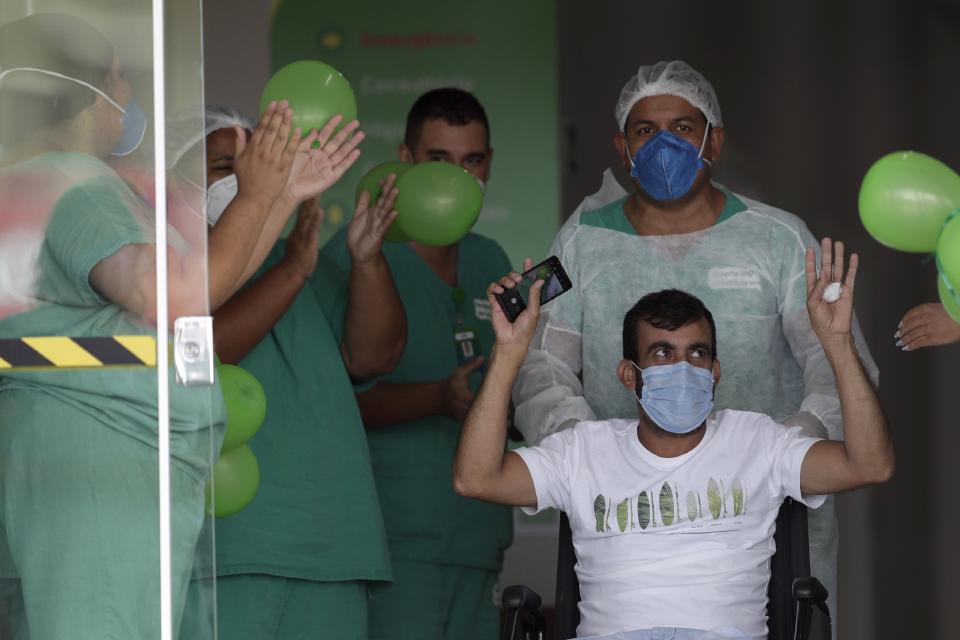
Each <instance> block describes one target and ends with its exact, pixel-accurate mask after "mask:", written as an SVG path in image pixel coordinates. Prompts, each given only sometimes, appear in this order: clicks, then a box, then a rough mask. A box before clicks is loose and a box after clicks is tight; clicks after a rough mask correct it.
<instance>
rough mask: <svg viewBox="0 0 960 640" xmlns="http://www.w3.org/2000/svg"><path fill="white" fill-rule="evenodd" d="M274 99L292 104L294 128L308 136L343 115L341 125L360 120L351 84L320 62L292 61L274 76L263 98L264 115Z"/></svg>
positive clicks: (261, 103) (337, 72)
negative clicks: (333, 118) (331, 119)
mask: <svg viewBox="0 0 960 640" xmlns="http://www.w3.org/2000/svg"><path fill="white" fill-rule="evenodd" d="M273 100H277V101H280V100H286V101H287V102H289V103H290V108H291V109H292V110H293V128H297V127H300V129H301V131H302V132H303V135H304V136H306V135H307V134H308V133H309V132H310V130H311V129H321V128H322V127H323V125H325V124H327V122H328V121H329V120H330V118H332V117H333V116H335V115H337V114H341V115H343V120H342V121H341V124H340V126H343V125H344V124H346V123H348V122H350V121H352V120H356V119H357V99H356V97H355V96H354V94H353V88H352V87H351V86H350V83H349V82H348V81H347V79H346V78H345V77H343V74H342V73H340V72H339V71H337V70H336V69H334V68H333V67H331V66H330V65H328V64H326V63H325V62H320V61H319V60H300V61H299V62H291V63H290V64H288V65H287V66H285V67H283V68H282V69H280V70H279V71H277V72H276V73H275V74H273V77H272V78H270V81H269V82H267V86H266V87H264V89H263V95H262V96H261V97H260V114H261V115H263V112H264V111H266V110H267V105H269V104H270V102H271V101H273ZM337 128H338V129H339V128H340V127H337Z"/></svg>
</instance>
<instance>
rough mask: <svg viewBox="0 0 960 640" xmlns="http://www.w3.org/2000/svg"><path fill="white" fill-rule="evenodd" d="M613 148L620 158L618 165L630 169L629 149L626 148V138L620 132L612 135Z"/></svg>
mask: <svg viewBox="0 0 960 640" xmlns="http://www.w3.org/2000/svg"><path fill="white" fill-rule="evenodd" d="M613 146H614V148H615V149H616V150H617V155H618V156H620V164H622V165H623V166H624V167H625V168H627V169H629V168H630V147H628V146H627V136H626V134H624V133H623V132H622V131H618V132H617V133H615V134H614V135H613Z"/></svg>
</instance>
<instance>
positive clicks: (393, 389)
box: [322, 89, 513, 640]
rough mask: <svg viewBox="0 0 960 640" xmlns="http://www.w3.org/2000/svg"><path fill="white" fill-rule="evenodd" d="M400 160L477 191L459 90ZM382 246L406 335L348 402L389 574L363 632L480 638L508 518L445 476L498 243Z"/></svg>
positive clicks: (336, 251) (475, 359) (485, 630)
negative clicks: (379, 515)
mask: <svg viewBox="0 0 960 640" xmlns="http://www.w3.org/2000/svg"><path fill="white" fill-rule="evenodd" d="M399 156H400V159H401V160H403V161H406V162H427V161H438V160H439V161H443V162H452V163H455V164H458V165H460V166H462V167H463V168H464V169H466V170H467V171H469V172H470V173H472V174H473V175H474V176H476V177H477V179H479V180H480V181H482V182H484V183H485V182H486V180H487V179H488V178H489V176H490V164H491V160H492V159H493V149H491V148H490V135H489V128H488V124H487V117H486V114H485V112H484V110H483V107H482V106H481V105H480V103H479V102H478V101H477V99H476V98H475V97H474V96H473V95H471V94H469V93H467V92H464V91H461V90H459V89H437V90H434V91H430V92H428V93H426V94H424V95H423V96H421V97H420V98H419V99H418V100H417V101H416V102H415V103H414V105H413V107H412V108H411V110H410V113H409V116H408V118H407V128H406V136H405V140H404V144H402V145H400V148H399ZM345 245H346V234H345V233H343V232H341V233H339V234H337V235H335V236H334V237H333V238H332V239H331V240H330V242H329V243H328V244H327V245H326V246H325V247H324V250H323V253H322V255H327V256H330V257H331V258H332V259H334V260H335V261H336V262H337V263H338V264H340V265H341V266H343V267H344V268H348V267H349V260H348V258H347V250H346V246H345ZM383 252H384V254H385V255H386V257H387V261H388V262H389V264H390V270H391V271H392V272H393V277H394V281H395V282H396V283H397V288H398V289H399V291H400V297H401V298H402V299H403V304H404V307H405V308H406V311H407V318H408V322H409V336H408V338H407V348H406V350H405V351H404V353H403V357H402V358H401V360H400V364H399V365H398V366H397V368H396V369H395V370H394V371H393V372H392V373H390V374H388V375H386V376H383V377H382V378H381V379H380V380H378V381H377V383H376V384H375V385H374V386H373V387H372V388H370V389H368V390H366V391H362V392H360V393H359V394H358V396H357V398H358V402H359V404H360V412H361V414H362V415H363V421H364V424H365V425H366V427H367V437H368V438H369V441H370V454H371V457H372V460H373V471H374V475H375V476H376V480H377V490H378V492H379V494H380V502H381V504H382V505H383V517H384V521H385V522H386V526H387V538H388V540H389V543H390V555H391V557H392V559H393V574H394V584H393V586H391V587H389V588H387V589H384V590H382V591H377V592H376V593H374V596H373V599H372V600H371V602H370V638H372V639H378V640H379V639H381V638H390V639H392V640H393V639H403V638H411V639H413V638H416V639H417V640H434V639H436V640H439V639H442V638H450V639H454V638H455V639H457V640H464V639H469V638H477V639H480V638H485V639H491V640H492V639H493V638H496V637H497V634H498V625H499V609H498V607H497V604H496V603H495V591H496V589H497V578H498V576H499V573H500V569H501V566H502V563H503V550H504V549H505V548H506V547H507V546H509V544H510V542H511V540H512V537H513V525H512V513H511V510H510V509H509V508H508V507H503V506H498V505H493V504H488V503H483V502H479V501H476V500H470V499H468V498H462V497H460V496H458V495H456V494H455V493H454V492H453V489H452V484H451V483H452V480H451V478H452V465H453V456H454V453H455V451H456V446H457V438H458V437H459V434H460V427H461V424H462V423H463V420H464V418H465V416H466V413H467V411H468V410H469V408H470V405H471V403H472V402H473V398H474V394H475V393H476V391H477V388H478V387H479V384H480V380H481V378H482V374H483V365H484V357H485V356H486V355H487V354H489V353H490V348H491V346H492V344H493V338H494V336H493V329H492V328H491V324H490V305H489V303H488V302H487V296H486V286H487V284H488V283H489V282H491V278H493V279H496V278H497V277H498V275H497V274H500V273H503V272H504V269H506V270H507V271H509V270H510V263H509V260H508V259H507V256H506V254H505V253H504V252H503V249H501V248H500V246H499V245H498V244H497V243H496V242H494V241H493V240H491V239H489V238H485V237H483V236H480V235H477V234H473V233H470V234H467V235H466V236H465V237H464V238H463V239H462V240H460V241H459V242H458V243H456V244H453V245H449V246H444V247H431V246H426V245H423V244H420V243H417V242H409V243H406V244H392V243H388V244H387V245H385V246H384V249H383Z"/></svg>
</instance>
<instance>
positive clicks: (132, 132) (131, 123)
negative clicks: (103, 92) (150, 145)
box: [105, 96, 147, 156]
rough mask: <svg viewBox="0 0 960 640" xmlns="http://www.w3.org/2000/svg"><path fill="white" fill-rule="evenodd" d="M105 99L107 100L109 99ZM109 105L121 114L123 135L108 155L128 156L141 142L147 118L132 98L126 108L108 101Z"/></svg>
mask: <svg viewBox="0 0 960 640" xmlns="http://www.w3.org/2000/svg"><path fill="white" fill-rule="evenodd" d="M105 97H106V96H105ZM107 99H108V100H109V98H107ZM110 103H111V104H112V105H113V106H115V107H116V108H117V109H120V111H122V112H123V134H122V135H121V136H120V140H119V141H117V146H115V147H114V148H113V151H111V152H110V154H111V155H115V156H125V155H129V154H131V153H133V152H134V151H135V150H136V149H137V147H139V146H140V143H141V142H143V135H144V134H145V133H146V132H147V116H146V115H144V113H143V111H142V110H141V109H140V105H138V104H137V102H136V100H134V99H133V98H131V99H130V101H129V102H127V106H126V107H121V106H120V105H118V104H117V103H116V102H114V101H113V100H110Z"/></svg>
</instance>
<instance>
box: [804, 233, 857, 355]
mask: <svg viewBox="0 0 960 640" xmlns="http://www.w3.org/2000/svg"><path fill="white" fill-rule="evenodd" d="M843 261H844V257H843V243H842V242H839V241H838V242H836V243H834V242H833V241H831V240H830V238H824V239H823V240H822V241H821V243H820V275H819V276H818V275H817V271H816V267H815V263H816V254H815V252H814V249H813V247H807V256H806V275H807V312H808V313H809V314H810V324H811V325H812V326H813V330H814V332H816V334H817V337H818V338H820V342H821V344H823V345H824V347H826V346H827V344H828V343H830V342H836V341H838V340H846V339H848V338H849V337H850V335H851V325H852V323H853V288H854V283H855V281H856V278H857V266H858V265H859V262H860V259H859V256H857V254H855V253H854V254H852V255H851V256H850V266H849V267H848V268H847V275H846V278H844V275H843ZM831 283H842V285H843V286H842V288H841V292H840V298H839V299H838V300H836V301H835V302H827V301H826V300H824V299H823V294H824V291H825V290H826V289H827V286H828V285H830V284H831Z"/></svg>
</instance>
